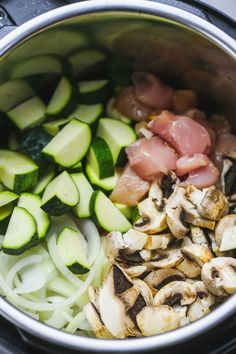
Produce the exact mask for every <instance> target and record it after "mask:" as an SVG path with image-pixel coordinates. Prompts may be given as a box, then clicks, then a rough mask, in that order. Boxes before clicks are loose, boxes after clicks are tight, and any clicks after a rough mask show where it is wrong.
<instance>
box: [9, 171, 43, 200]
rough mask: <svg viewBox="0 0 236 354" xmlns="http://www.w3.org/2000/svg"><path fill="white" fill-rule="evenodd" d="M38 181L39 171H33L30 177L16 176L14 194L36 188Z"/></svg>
mask: <svg viewBox="0 0 236 354" xmlns="http://www.w3.org/2000/svg"><path fill="white" fill-rule="evenodd" d="M37 181H38V169H37V170H35V171H32V172H31V173H30V174H29V175H28V176H25V175H16V176H15V183H14V188H13V190H14V192H16V193H18V194H20V193H22V192H25V191H27V190H29V189H30V188H31V187H33V186H35V184H36V183H37Z"/></svg>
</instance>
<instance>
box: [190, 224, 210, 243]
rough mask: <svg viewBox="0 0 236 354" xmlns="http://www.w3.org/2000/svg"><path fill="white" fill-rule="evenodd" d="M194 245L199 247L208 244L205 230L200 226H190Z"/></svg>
mask: <svg viewBox="0 0 236 354" xmlns="http://www.w3.org/2000/svg"><path fill="white" fill-rule="evenodd" d="M190 231H191V238H192V241H193V243H196V244H198V245H202V244H207V238H206V235H205V232H204V230H203V229H201V228H200V227H198V226H190Z"/></svg>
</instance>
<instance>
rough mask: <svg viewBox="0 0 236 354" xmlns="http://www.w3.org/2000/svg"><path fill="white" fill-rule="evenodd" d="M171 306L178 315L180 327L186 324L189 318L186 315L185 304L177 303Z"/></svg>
mask: <svg viewBox="0 0 236 354" xmlns="http://www.w3.org/2000/svg"><path fill="white" fill-rule="evenodd" d="M190 306H191V305H190ZM172 308H173V310H175V312H177V313H178V315H179V325H180V327H182V326H186V325H187V324H189V323H190V321H189V319H188V317H187V309H188V307H187V306H181V305H179V304H175V305H174V306H173V307H172Z"/></svg>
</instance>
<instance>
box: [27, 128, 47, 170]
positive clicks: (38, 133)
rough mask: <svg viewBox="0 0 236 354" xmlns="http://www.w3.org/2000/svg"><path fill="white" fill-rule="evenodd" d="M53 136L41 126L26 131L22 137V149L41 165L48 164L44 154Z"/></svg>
mask: <svg viewBox="0 0 236 354" xmlns="http://www.w3.org/2000/svg"><path fill="white" fill-rule="evenodd" d="M51 139H52V136H51V135H50V134H48V133H47V132H45V130H43V129H42V128H41V127H37V128H33V129H30V130H29V131H27V132H25V133H24V134H23V135H22V136H21V139H20V150H21V151H22V152H24V153H25V154H27V155H28V156H30V157H31V158H32V160H34V161H35V162H36V163H37V164H38V165H39V166H40V167H45V166H47V165H48V160H47V159H46V158H45V157H44V155H43V154H42V150H43V148H44V146H46V145H47V144H48V143H49V141H50V140H51Z"/></svg>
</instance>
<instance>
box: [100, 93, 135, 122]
mask: <svg viewBox="0 0 236 354" xmlns="http://www.w3.org/2000/svg"><path fill="white" fill-rule="evenodd" d="M106 112H107V116H108V117H109V118H113V119H118V120H121V121H122V122H124V123H126V124H132V120H131V119H130V118H128V117H126V116H124V115H123V114H121V113H120V112H119V111H118V110H117V109H116V107H115V97H112V98H111V99H110V100H109V101H108V102H107V107H106Z"/></svg>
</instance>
